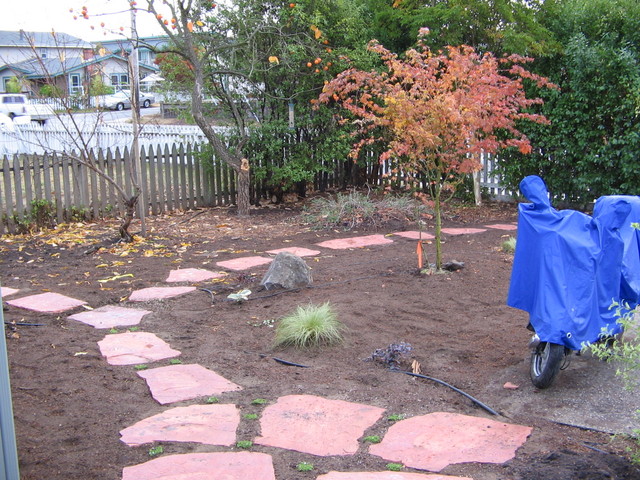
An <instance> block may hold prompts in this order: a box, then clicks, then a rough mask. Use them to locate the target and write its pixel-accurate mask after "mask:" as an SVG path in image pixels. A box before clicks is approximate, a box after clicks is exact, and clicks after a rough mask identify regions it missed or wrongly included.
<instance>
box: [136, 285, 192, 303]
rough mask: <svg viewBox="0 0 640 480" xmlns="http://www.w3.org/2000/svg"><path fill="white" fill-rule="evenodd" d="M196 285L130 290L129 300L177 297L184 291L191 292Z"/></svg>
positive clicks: (145, 300) (140, 300)
mask: <svg viewBox="0 0 640 480" xmlns="http://www.w3.org/2000/svg"><path fill="white" fill-rule="evenodd" d="M195 289H196V287H149V288H142V289H140V290H136V291H135V292H131V295H129V300H131V301H132V302H147V301H149V300H162V299H165V298H172V297H177V296H178V295H184V294H185V293H189V292H193V291H194V290H195Z"/></svg>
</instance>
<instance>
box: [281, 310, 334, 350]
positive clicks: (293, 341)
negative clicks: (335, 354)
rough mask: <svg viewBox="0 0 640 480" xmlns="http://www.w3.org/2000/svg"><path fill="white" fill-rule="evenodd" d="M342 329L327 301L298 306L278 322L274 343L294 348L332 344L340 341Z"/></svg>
mask: <svg viewBox="0 0 640 480" xmlns="http://www.w3.org/2000/svg"><path fill="white" fill-rule="evenodd" d="M344 330H345V327H344V325H343V324H342V323H340V321H338V319H337V317H336V314H335V312H334V311H333V308H332V307H331V305H330V304H329V302H326V303H324V304H322V305H308V306H306V307H305V306H300V307H298V308H297V309H296V311H295V312H294V313H292V314H291V315H289V316H286V317H284V318H283V319H282V320H280V321H279V322H278V326H277V327H276V338H275V341H274V343H275V346H293V347H296V348H306V347H318V346H321V345H334V344H337V343H340V342H342V334H343V332H344Z"/></svg>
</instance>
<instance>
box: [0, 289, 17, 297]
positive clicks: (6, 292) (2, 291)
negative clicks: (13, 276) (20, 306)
mask: <svg viewBox="0 0 640 480" xmlns="http://www.w3.org/2000/svg"><path fill="white" fill-rule="evenodd" d="M19 291H20V290H18V289H17V288H10V287H0V295H1V296H2V298H5V297H8V296H9V295H13V294H14V293H18V292H19Z"/></svg>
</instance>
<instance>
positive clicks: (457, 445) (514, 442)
mask: <svg viewBox="0 0 640 480" xmlns="http://www.w3.org/2000/svg"><path fill="white" fill-rule="evenodd" d="M531 430H532V429H531V427H524V426H521V425H510V424H507V423H500V422H496V421H493V420H488V419H486V418H479V417H471V416H468V415H460V414H457V413H444V412H436V413H431V414H429V415H423V416H419V417H413V418H410V419H407V420H401V421H400V422H398V423H396V424H394V425H392V426H391V427H390V428H389V430H388V431H387V434H386V435H385V436H384V438H383V439H382V442H380V443H378V444H376V445H372V446H371V447H369V453H371V454H372V455H377V456H379V457H382V458H384V459H386V460H391V461H399V462H402V463H404V464H405V465H406V466H408V467H413V468H418V469H422V470H431V471H434V472H439V471H440V470H442V469H443V468H445V467H446V466H448V465H451V464H453V463H466V462H484V463H504V462H506V461H508V460H510V459H512V458H513V457H514V456H515V454H516V450H517V449H518V448H519V447H520V446H522V444H523V443H524V442H525V441H526V439H527V437H528V436H529V435H530V434H531Z"/></svg>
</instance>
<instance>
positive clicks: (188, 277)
mask: <svg viewBox="0 0 640 480" xmlns="http://www.w3.org/2000/svg"><path fill="white" fill-rule="evenodd" d="M225 275H226V273H219V272H211V271H209V270H204V269H202V268H181V269H178V270H171V271H170V272H169V277H167V279H166V280H165V281H166V282H169V283H173V282H204V281H205V280H211V279H212V278H220V277H224V276H225Z"/></svg>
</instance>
